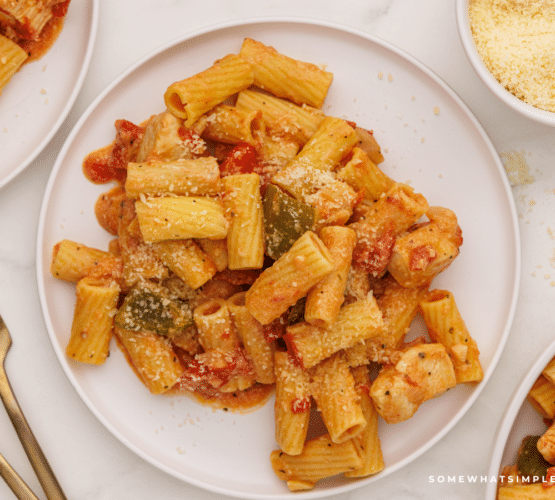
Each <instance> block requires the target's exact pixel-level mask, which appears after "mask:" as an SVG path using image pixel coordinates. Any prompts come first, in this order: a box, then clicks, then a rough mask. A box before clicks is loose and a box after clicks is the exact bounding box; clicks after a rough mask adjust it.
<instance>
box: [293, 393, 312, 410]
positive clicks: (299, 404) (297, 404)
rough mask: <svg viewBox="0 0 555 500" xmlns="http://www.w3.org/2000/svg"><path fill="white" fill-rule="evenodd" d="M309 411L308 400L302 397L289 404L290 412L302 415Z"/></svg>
mask: <svg viewBox="0 0 555 500" xmlns="http://www.w3.org/2000/svg"><path fill="white" fill-rule="evenodd" d="M308 410H310V398H307V397H306V396H305V397H302V398H295V399H294V400H293V401H292V402H291V411H292V412H293V413H304V412H305V411H308Z"/></svg>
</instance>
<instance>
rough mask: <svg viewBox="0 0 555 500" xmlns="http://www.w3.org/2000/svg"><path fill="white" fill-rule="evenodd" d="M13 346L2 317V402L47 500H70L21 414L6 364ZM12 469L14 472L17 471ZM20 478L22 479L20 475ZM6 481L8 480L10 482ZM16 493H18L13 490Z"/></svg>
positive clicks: (0, 327)
mask: <svg viewBox="0 0 555 500" xmlns="http://www.w3.org/2000/svg"><path fill="white" fill-rule="evenodd" d="M11 345H12V338H11V336H10V332H9V331H8V329H7V327H6V324H5V323H4V320H3V319H2V316H0V398H2V402H3V403H4V406H5V407H6V411H7V412H8V415H9V417H10V420H11V421H12V424H13V426H14V427H15V430H16V432H17V435H18V436H19V440H20V441H21V444H23V448H24V449H25V453H27V457H28V458H29V461H30V462H31V465H32V466H33V469H34V470H35V473H36V474H37V478H38V480H39V483H40V485H41V486H42V489H43V490H44V493H45V494H46V498H47V499H48V500H66V497H65V495H64V492H63V491H62V488H61V487H60V485H59V484H58V480H57V479H56V476H55V475H54V472H53V471H52V469H51V468H50V464H49V463H48V460H46V457H45V456H44V453H43V452H42V450H41V448H40V446H39V444H38V442H37V440H36V438H35V436H34V435H33V432H32V431H31V428H30V427H29V424H28V423H27V420H26V419H25V416H24V415H23V411H21V408H20V406H19V403H18V402H17V399H16V398H15V394H14V393H13V390H12V387H11V385H10V382H9V380H8V376H7V375H6V370H5V367H4V362H5V360H6V355H7V354H8V351H9V349H10V347H11ZM6 464H7V462H6ZM9 469H11V467H10V466H9V465H8V468H4V469H3V470H5V471H8V472H9ZM11 470H12V471H13V469H11ZM8 472H7V473H8ZM14 473H15V472H14ZM16 476H17V474H16ZM2 477H4V475H2ZM10 477H11V478H12V480H13V481H16V478H15V477H14V476H13V475H11V476H10ZM17 477H18V478H19V476H17ZM4 479H5V477H4ZM19 481H21V482H23V481H22V480H21V478H19ZM6 482H8V481H7V480H6ZM14 484H15V483H14ZM23 484H25V483H23ZM8 485H9V486H10V488H12V485H11V484H10V482H8ZM27 489H28V488H27ZM12 491H14V493H16V491H15V490H14V489H13V488H12ZM29 492H30V493H31V494H32V492H31V490H29ZM16 495H17V493H16ZM33 497H34V495H33V496H28V497H25V496H23V497H20V498H25V499H27V498H29V499H33ZM34 498H36V497H34Z"/></svg>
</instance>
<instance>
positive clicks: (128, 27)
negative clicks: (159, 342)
mask: <svg viewBox="0 0 555 500" xmlns="http://www.w3.org/2000/svg"><path fill="white" fill-rule="evenodd" d="M73 1H74V2H77V1H87V0H73ZM99 7H100V8H99V25H98V34H97V40H96V46H95V49H94V53H93V57H92V61H91V66H90V70H89V73H88V76H87V78H86V80H85V82H84V85H83V88H82V91H81V93H80V94H79V96H78V98H77V101H76V103H75V105H74V106H73V108H72V110H71V112H70V114H69V116H68V118H67V119H66V120H65V122H64V124H63V125H62V127H61V129H60V130H59V132H58V133H57V134H56V136H55V137H54V139H53V140H52V141H51V142H50V143H49V144H48V146H47V147H46V148H45V150H44V151H43V152H42V153H41V154H40V155H39V156H38V157H37V159H36V160H35V161H34V162H33V163H32V164H31V165H30V166H29V167H28V168H27V169H26V170H24V171H23V172H22V173H21V174H20V175H19V176H17V177H16V178H15V179H14V180H13V181H12V182H10V183H9V184H8V185H7V186H5V187H4V188H2V189H0V314H1V315H2V317H3V318H4V320H5V322H6V324H7V325H8V326H9V329H10V331H11V333H12V336H13V337H14V345H13V347H12V350H11V352H10V354H9V356H8V360H7V362H6V369H7V372H8V376H9V377H10V381H11V384H12V386H13V388H14V390H15V392H16V394H17V397H18V400H19V403H20V405H21V407H22V408H23V410H24V412H25V414H26V416H27V420H28V421H29V423H30V424H31V426H32V428H33V431H34V433H35V435H36V436H37V438H38V440H39V442H40V443H41V446H42V448H43V451H44V452H45V454H46V456H47V457H48V459H49V461H50V463H51V465H52V468H53V469H54V470H55V472H56V474H57V477H58V479H59V481H60V483H61V485H62V486H63V489H64V490H65V492H66V495H67V497H68V498H71V499H72V500H93V499H94V500H113V499H118V500H126V499H133V500H147V499H148V500H150V499H153V498H156V499H164V500H172V499H178V498H179V499H181V498H188V499H191V500H193V499H195V500H200V499H206V498H214V499H216V498H226V497H220V496H218V495H216V494H213V493H209V492H205V491H203V490H201V489H198V488H196V487H194V486H190V485H188V484H185V483H183V482H181V481H179V480H177V479H175V478H174V477H172V476H170V475H168V474H166V473H164V472H162V471H160V470H158V469H156V468H154V467H153V466H151V465H150V464H149V463H147V462H146V461H144V460H143V459H141V458H139V457H138V456H136V455H135V454H134V453H133V452H131V451H130V450H129V449H127V447H125V446H124V445H122V444H121V443H120V442H119V441H118V440H117V439H115V438H114V437H113V436H112V434H110V433H109V432H108V431H107V430H106V429H105V428H104V427H103V425H102V424H101V423H100V422H99V421H98V420H97V419H96V418H95V416H94V415H93V414H92V413H91V412H90V411H89V409H88V408H87V407H86V406H85V405H84V404H83V402H82V401H81V399H80V398H79V396H78V394H77V393H76V392H75V390H74V389H73V387H72V386H71V384H70V383H69V381H68V380H67V378H66V376H65V374H64V372H63V370H62V368H61V366H60V364H59V362H58V360H57V358H56V355H55V353H54V350H53V348H52V346H51V344H50V341H49V337H48V335H47V331H46V327H45V324H44V322H43V317H42V313H41V307H40V303H39V295H38V291H37V281H36V267H35V258H36V255H35V248H36V234H37V225H38V218H39V211H40V206H41V201H42V198H43V194H44V190H45V187H46V183H47V180H48V177H49V175H50V172H51V170H52V167H53V165H54V162H55V160H56V157H57V154H58V153H59V151H60V148H61V147H62V145H63V143H64V140H65V139H66V137H67V136H68V134H69V132H70V131H71V129H72V126H73V125H74V124H75V123H76V122H77V120H78V119H79V117H80V115H81V114H82V113H83V112H84V111H85V109H86V108H87V106H88V105H89V104H90V103H91V102H92V101H93V100H94V99H95V98H96V96H97V95H98V94H99V93H100V92H101V91H102V90H103V89H104V88H105V87H106V86H107V85H108V84H109V83H110V82H112V80H113V79H114V78H116V77H117V76H118V75H119V74H120V73H121V72H122V71H123V70H125V69H127V68H128V67H129V66H130V65H131V64H133V63H134V62H135V61H137V60H138V59H140V58H141V57H143V56H144V55H146V54H148V53H149V52H150V51H152V50H153V49H155V48H157V47H159V46H161V45H162V44H164V43H166V42H169V41H171V40H172V39H174V38H176V37H177V36H180V35H183V34H185V33H187V32H191V31H194V30H197V29H200V28H204V27H207V26H210V25H214V24H219V23H223V22H229V21H235V20H245V19H250V18H260V17H300V18H308V19H318V20H324V21H330V22H333V23H337V24H340V25H344V26H347V27H351V28H355V29H357V30H360V31H363V32H366V33H369V34H372V35H375V36H377V37H380V38H382V39H384V40H386V41H388V42H390V43H392V44H394V45H395V46H397V47H399V48H400V49H402V50H404V51H406V52H408V53H409V54H411V55H412V56H414V57H415V58H417V59H418V60H420V61H421V62H422V63H423V64H425V65H426V66H428V67H429V68H430V69H431V70H432V71H434V72H435V73H436V74H437V75H439V76H440V77H441V78H442V79H443V80H444V81H445V82H446V83H447V84H448V85H449V86H451V87H452V88H453V89H454V91H455V92H456V93H457V94H458V95H459V96H460V97H461V98H462V99H463V100H464V102H465V103H466V104H467V105H468V106H469V108H470V109H471V110H472V111H473V112H474V114H475V115H476V117H477V118H478V120H479V121H480V122H481V123H482V125H483V127H484V128H485V130H486V132H487V133H488V134H489V136H490V138H491V140H492V142H493V144H494V146H495V148H496V150H497V152H498V153H499V155H500V157H501V160H502V161H503V163H504V165H505V167H506V170H507V173H508V175H509V179H510V180H511V189H512V193H513V195H514V199H515V204H516V208H517V212H518V216H519V217H518V218H519V225H520V234H521V244H522V276H521V280H522V281H521V289H520V296H519V301H518V306H517V309H516V314H515V318H514V322H513V326H512V329H511V332H510V336H509V338H508V341H507V344H506V347H505V350H504V353H503V356H502V357H501V359H500V361H499V364H498V366H497V368H496V370H495V372H494V373H493V375H492V376H491V378H490V380H489V381H488V383H487V385H486V386H485V388H484V389H483V391H482V393H481V394H480V396H479V397H478V399H477V400H476V402H475V404H474V405H473V406H472V408H471V409H470V410H469V411H468V412H467V413H466V415H465V416H464V417H463V418H462V419H461V420H460V421H459V422H458V424H457V425H456V426H455V427H454V428H453V429H452V430H451V431H450V432H449V433H448V434H447V435H446V436H445V437H444V438H443V439H442V440H441V441H440V442H439V443H437V444H436V445H434V446H433V447H432V448H431V449H430V450H428V451H427V452H426V453H424V454H423V455H421V456H420V457H419V458H418V459H416V460H415V461H413V462H412V463H410V464H409V465H407V466H406V467H405V468H403V469H402V470H400V471H397V472H395V473H393V474H391V475H389V476H386V477H384V478H383V479H382V480H380V481H378V482H375V483H373V484H371V485H369V486H365V487H362V488H360V489H357V490H354V491H351V492H348V493H344V494H342V495H340V496H336V497H332V498H341V499H344V500H347V499H349V500H362V499H366V498H370V497H371V498H374V499H391V498H395V499H398V500H409V499H425V498H444V499H450V500H457V499H465V500H468V499H479V498H483V496H484V492H485V484H484V483H480V482H479V481H478V482H475V483H473V482H470V481H457V482H456V483H447V482H445V483H440V482H438V481H437V480H436V481H432V480H430V477H431V476H432V477H436V478H437V477H439V476H443V477H447V476H457V477H458V476H463V477H466V476H476V475H478V476H479V475H485V474H486V473H487V470H488V468H489V460H490V454H491V450H492V445H493V440H494V437H495V432H496V429H497V425H498V423H499V421H500V419H501V418H502V416H503V414H504V410H505V408H506V406H507V404H508V402H509V400H510V398H511V395H512V394H513V391H514V389H515V387H516V386H517V385H518V383H519V382H520V380H521V379H522V377H523V376H524V375H525V373H526V372H527V370H528V367H529V366H530V365H531V364H532V363H533V361H534V360H535V359H536V358H537V357H538V356H539V355H540V354H541V352H542V351H543V349H544V347H545V346H547V345H548V344H549V343H550V342H551V340H552V338H553V337H554V330H555V329H554V326H555V315H554V314H553V312H552V311H553V309H552V303H553V301H554V299H555V220H554V219H553V217H554V214H555V178H554V177H555V169H553V165H552V164H553V158H555V129H554V128H551V127H548V126H545V125H540V124H538V123H535V122H533V121H530V120H528V119H526V118H524V117H522V116H520V115H518V114H517V113H516V112H514V111H512V110H510V109H508V108H507V107H505V106H504V105H503V104H502V103H501V102H500V101H499V100H497V99H496V98H494V97H493V96H492V95H491V93H490V92H489V91H488V90H487V89H486V87H485V86H484V85H483V84H482V83H481V81H480V80H479V79H478V77H477V76H476V75H475V73H474V72H473V70H472V68H471V66H470V64H469V62H468V61H467V59H466V57H465V55H464V53H463V49H462V47H461V44H460V41H459V38H458V33H457V28H456V20H455V6H454V1H446V0H420V1H418V2H414V1H412V0H367V1H365V2H361V1H359V0H343V1H341V2H337V1H333V2H332V1H329V0H318V1H317V0H304V1H298V0H280V1H279V2H277V1H272V0H269V1H265V2H258V1H254V0H234V1H233V2H225V1H223V0H220V1H218V0H205V1H203V2H195V3H192V2H186V1H184V0H156V1H152V0H133V1H131V0H118V1H117V2H114V1H109V0H100V2H99ZM438 41H441V43H438ZM0 124H1V117H0ZM0 161H2V160H1V152H0ZM502 251H503V249H492V248H484V252H502ZM477 293H478V290H477ZM0 435H1V436H2V437H1V439H0V453H2V454H3V455H4V456H5V457H6V459H7V460H8V461H9V462H10V463H11V465H12V466H13V467H14V468H15V469H16V470H17V471H18V472H19V473H20V475H21V476H22V477H23V478H24V479H25V480H26V481H27V483H28V484H29V485H30V486H31V488H32V489H33V490H34V491H35V492H36V493H37V494H38V496H39V497H40V498H43V494H42V491H41V489H40V486H39V484H38V481H37V480H36V478H35V476H34V473H33V471H32V469H31V466H30V465H29V462H28V461H27V458H26V456H25V453H24V452H23V449H22V447H21V445H20V443H19V441H18V439H17V435H16V434H15V431H14V429H13V427H12V425H11V422H10V420H9V418H8V417H7V415H6V414H5V412H4V411H0ZM0 498H2V499H7V500H8V499H11V498H14V496H13V494H12V492H11V491H10V490H9V488H8V487H7V486H6V485H5V484H4V483H3V482H0Z"/></svg>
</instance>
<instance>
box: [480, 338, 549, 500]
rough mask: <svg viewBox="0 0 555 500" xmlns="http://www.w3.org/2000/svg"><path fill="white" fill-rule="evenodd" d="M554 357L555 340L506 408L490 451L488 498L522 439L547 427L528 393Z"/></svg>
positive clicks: (489, 499) (493, 495)
mask: <svg viewBox="0 0 555 500" xmlns="http://www.w3.org/2000/svg"><path fill="white" fill-rule="evenodd" d="M553 356H555V341H553V342H552V343H551V344H549V346H548V347H547V348H546V349H545V351H544V352H543V354H542V355H541V356H540V357H539V358H538V359H537V360H536V362H535V363H534V364H533V365H532V367H531V368H530V370H529V371H528V373H527V374H526V375H525V376H524V378H523V379H522V382H521V383H520V385H519V386H518V387H517V389H516V390H515V392H514V394H513V397H512V398H511V402H510V403H509V406H508V407H507V409H506V410H505V416H504V417H503V420H502V421H501V422H500V424H499V427H498V429H497V436H496V438H495V445H494V447H493V452H492V454H491V461H490V468H489V473H488V476H487V477H488V483H487V488H486V500H495V498H496V496H497V484H496V482H494V481H493V478H497V477H498V476H499V473H500V472H501V469H502V468H503V467H505V466H506V465H514V464H515V463H516V460H517V455H518V449H519V447H520V445H521V444H522V440H523V439H524V438H525V437H526V436H530V435H540V434H543V433H544V432H545V430H546V429H547V427H546V425H545V423H544V421H543V418H542V417H541V415H539V413H538V412H537V411H536V410H534V409H533V408H532V405H531V404H530V403H529V402H528V400H527V399H526V396H527V395H528V393H529V392H530V389H531V388H532V386H533V385H534V382H535V381H536V379H537V378H538V377H539V376H540V374H541V372H542V371H543V369H544V368H545V367H546V366H547V364H548V363H549V362H550V361H551V359H552V358H553Z"/></svg>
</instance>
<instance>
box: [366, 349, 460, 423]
mask: <svg viewBox="0 0 555 500" xmlns="http://www.w3.org/2000/svg"><path fill="white" fill-rule="evenodd" d="M456 383H457V379H456V377H455V371H454V369H453V364H452V363H451V360H450V359H449V355H448V354H447V351H446V350H445V347H444V346H443V345H441V344H437V343H432V344H421V345H415V346H412V347H409V348H407V349H405V350H404V351H402V355H401V357H400V359H399V361H397V363H396V364H395V365H389V366H386V367H384V368H383V369H382V371H381V372H380V374H379V375H378V377H377V378H376V380H374V382H373V384H372V387H371V388H370V396H371V397H372V400H373V401H374V406H375V407H376V410H377V412H378V413H379V414H380V416H381V417H382V418H383V419H384V420H385V421H386V422H387V423H389V424H395V423H398V422H403V421H405V420H408V419H409V418H411V417H412V416H413V415H414V413H415V412H416V410H417V409H418V407H419V406H420V405H421V404H422V403H424V402H425V401H428V400H429V399H432V398H435V397H437V396H440V395H441V394H443V393H444V392H445V391H446V390H448V389H451V388H452V387H455V385H456Z"/></svg>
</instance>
